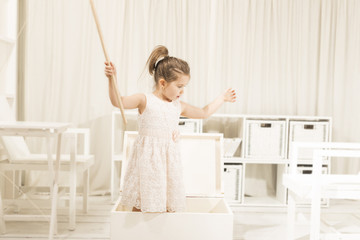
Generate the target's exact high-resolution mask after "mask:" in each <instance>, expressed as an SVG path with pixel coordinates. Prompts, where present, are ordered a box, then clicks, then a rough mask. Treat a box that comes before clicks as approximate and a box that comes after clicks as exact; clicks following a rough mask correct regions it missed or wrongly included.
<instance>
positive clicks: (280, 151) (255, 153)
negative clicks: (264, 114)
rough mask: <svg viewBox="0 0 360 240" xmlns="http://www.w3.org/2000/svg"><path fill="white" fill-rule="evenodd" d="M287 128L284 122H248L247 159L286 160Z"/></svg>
mask: <svg viewBox="0 0 360 240" xmlns="http://www.w3.org/2000/svg"><path fill="white" fill-rule="evenodd" d="M285 127H286V122H285V121H283V120H270V121H269V120H247V121H246V142H245V144H246V145H245V157H246V158H262V159H278V158H281V159H283V158H285V132H286V131H285Z"/></svg>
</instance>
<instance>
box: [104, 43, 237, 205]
mask: <svg viewBox="0 0 360 240" xmlns="http://www.w3.org/2000/svg"><path fill="white" fill-rule="evenodd" d="M146 64H147V66H148V68H149V72H150V74H151V75H153V76H154V80H155V91H154V92H152V93H149V94H142V93H138V94H134V95H132V96H124V97H121V100H122V103H123V106H124V108H125V109H134V108H137V109H138V112H139V115H138V124H139V135H138V137H137V139H136V140H135V143H134V146H133V150H132V153H131V155H130V159H129V163H128V167H127V170H126V174H125V178H124V185H123V186H124V188H123V193H122V198H121V204H122V205H125V206H130V207H133V211H142V212H177V211H183V210H184V209H185V189H184V183H183V179H182V165H181V158H180V151H179V147H178V144H177V141H178V136H179V131H178V130H177V129H178V123H179V117H180V115H181V116H185V117H189V118H207V117H209V116H210V115H211V114H213V113H214V112H215V111H216V110H217V109H218V108H219V107H220V106H221V105H222V104H223V103H224V102H235V99H236V94H235V91H234V90H232V89H227V90H226V91H225V92H224V93H223V94H221V95H220V96H218V97H217V98H216V99H215V100H214V101H213V102H212V103H210V104H208V105H207V106H205V107H204V108H197V107H194V106H191V105H189V104H187V103H185V102H182V101H180V100H179V98H180V96H181V95H182V94H183V93H184V88H185V86H186V85H187V84H188V83H189V80H190V68H189V65H188V64H187V62H185V61H184V60H181V59H179V58H176V57H170V56H169V54H168V50H167V48H166V47H164V46H158V47H156V48H155V49H154V50H153V51H152V53H151V55H150V57H149V59H148V60H147V63H146ZM105 65H106V66H105V75H106V76H107V77H108V79H109V95H110V100H111V103H112V104H113V105H114V106H115V107H118V108H119V106H120V105H119V103H118V102H117V100H116V94H115V91H117V90H116V88H115V87H114V84H113V79H112V74H114V75H115V74H116V69H115V66H114V65H113V64H112V63H111V62H110V65H109V64H108V63H107V62H105Z"/></svg>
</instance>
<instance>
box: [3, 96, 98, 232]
mask: <svg viewBox="0 0 360 240" xmlns="http://www.w3.org/2000/svg"><path fill="white" fill-rule="evenodd" d="M0 113H1V114H0V121H4V120H5V121H9V120H13V119H12V117H11V116H10V108H9V105H8V104H7V100H6V99H5V97H3V96H0ZM24 125H26V122H24ZM27 135H29V136H31V131H29V134H27ZM35 135H36V134H35ZM81 135H82V136H83V139H84V141H83V145H84V146H83V153H82V154H78V153H77V145H78V141H77V140H78V136H81ZM63 138H64V140H66V139H67V138H69V139H70V140H71V141H70V142H71V143H72V144H73V145H72V146H70V148H71V149H72V151H71V154H61V155H60V168H59V172H69V174H70V175H69V193H70V194H69V229H70V230H74V229H75V225H76V187H77V173H82V175H83V192H82V196H83V211H84V212H87V209H88V193H89V169H90V167H91V166H92V165H93V163H94V156H93V155H90V154H89V129H68V130H67V131H66V132H65V133H64V134H63ZM0 140H1V141H0V143H1V145H2V147H3V150H5V154H6V155H7V160H3V161H0V175H1V176H0V177H3V176H5V174H4V173H5V172H6V171H24V170H25V171H31V170H35V171H45V172H48V171H49V165H48V155H47V154H35V153H31V152H30V150H29V147H28V145H27V142H26V141H25V139H24V137H22V136H10V137H9V136H6V137H5V136H2V137H0ZM63 142H64V141H62V143H63ZM52 159H55V156H54V157H52ZM0 160H1V159H0ZM49 185H50V186H51V183H49ZM1 195H2V194H1V191H0V232H1V233H5V221H7V220H8V221H10V220H19V218H15V217H14V218H12V216H11V215H8V216H7V215H4V214H5V213H4V212H3V206H2V204H3V202H4V201H2V198H1ZM2 197H4V196H2ZM26 219H28V220H31V217H27V218H25V219H24V220H26ZM34 219H35V218H34ZM36 220H41V219H40V218H36ZM43 220H44V218H43ZM46 220H47V219H46ZM55 232H56V229H55Z"/></svg>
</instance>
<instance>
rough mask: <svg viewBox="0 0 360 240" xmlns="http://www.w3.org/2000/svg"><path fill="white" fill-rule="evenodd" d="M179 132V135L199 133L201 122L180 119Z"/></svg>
mask: <svg viewBox="0 0 360 240" xmlns="http://www.w3.org/2000/svg"><path fill="white" fill-rule="evenodd" d="M179 131H180V132H181V133H200V132H201V120H198V119H180V121H179Z"/></svg>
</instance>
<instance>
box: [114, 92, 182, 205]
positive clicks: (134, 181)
mask: <svg viewBox="0 0 360 240" xmlns="http://www.w3.org/2000/svg"><path fill="white" fill-rule="evenodd" d="M180 113H181V104H180V101H179V100H176V101H173V102H165V101H163V100H161V99H160V98H158V97H156V96H155V95H154V94H152V93H151V94H146V108H145V110H144V112H143V113H142V114H141V115H139V116H138V124H139V136H138V137H137V139H136V140H135V142H134V146H133V148H132V152H131V154H130V158H129V163H128V167H127V170H126V174H125V178H124V185H123V193H122V198H121V204H122V205H125V206H130V207H136V208H138V209H141V211H142V212H166V211H169V212H178V211H183V210H184V209H185V190H184V183H183V175H182V164H181V158H180V151H179V146H178V142H177V140H176V139H174V137H173V136H174V135H176V134H177V133H178V130H177V129H178V123H179V116H180Z"/></svg>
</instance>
